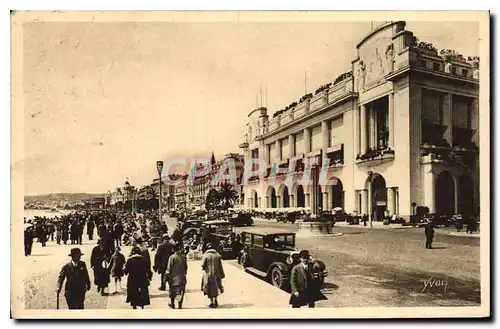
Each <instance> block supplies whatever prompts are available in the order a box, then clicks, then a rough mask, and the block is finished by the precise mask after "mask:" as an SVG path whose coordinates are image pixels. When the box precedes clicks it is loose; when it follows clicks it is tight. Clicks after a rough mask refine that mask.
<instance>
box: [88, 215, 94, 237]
mask: <svg viewBox="0 0 500 329" xmlns="http://www.w3.org/2000/svg"><path fill="white" fill-rule="evenodd" d="M94 229H95V223H94V221H93V220H92V219H91V218H89V220H88V222H87V235H88V236H89V240H90V241H92V240H93V239H94Z"/></svg>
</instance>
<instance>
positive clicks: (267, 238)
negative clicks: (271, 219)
mask: <svg viewBox="0 0 500 329" xmlns="http://www.w3.org/2000/svg"><path fill="white" fill-rule="evenodd" d="M241 241H242V242H243V245H244V248H243V250H242V252H241V254H240V255H239V257H238V262H239V263H240V264H241V265H242V266H243V268H244V269H245V270H246V271H248V272H251V273H253V274H256V275H258V276H260V277H262V278H266V279H267V280H268V281H270V282H271V283H272V284H273V285H274V286H276V287H278V288H280V289H285V290H286V289H289V287H290V273H291V270H292V268H293V266H295V265H296V264H298V263H299V262H300V259H299V252H300V251H299V250H298V249H297V248H295V233H291V232H287V231H283V230H281V229H272V228H265V229H263V228H251V229H246V230H245V231H243V232H241ZM311 262H312V264H313V276H314V278H315V279H316V280H318V281H319V282H318V283H319V285H320V286H321V287H322V286H323V283H324V280H325V277H326V276H327V274H328V273H327V272H326V267H325V263H324V262H322V261H320V260H316V259H312V260H311Z"/></svg>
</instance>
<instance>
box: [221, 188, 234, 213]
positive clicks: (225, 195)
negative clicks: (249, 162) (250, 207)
mask: <svg viewBox="0 0 500 329" xmlns="http://www.w3.org/2000/svg"><path fill="white" fill-rule="evenodd" d="M237 194H238V193H237V192H236V190H235V189H234V187H233V185H231V184H230V183H223V184H221V185H220V190H219V198H220V200H221V203H222V205H223V206H224V208H225V209H228V208H231V207H232V206H233V205H234V201H235V200H236V198H237Z"/></svg>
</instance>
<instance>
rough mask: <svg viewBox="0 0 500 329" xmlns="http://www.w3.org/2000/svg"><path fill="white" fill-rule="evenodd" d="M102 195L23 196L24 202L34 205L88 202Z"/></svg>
mask: <svg viewBox="0 0 500 329" xmlns="http://www.w3.org/2000/svg"><path fill="white" fill-rule="evenodd" d="M104 195H105V194H104V193H99V194H97V193H51V194H41V195H26V196H24V202H28V203H35V202H43V203H50V202H60V201H66V202H71V203H79V202H81V201H85V200H88V199H90V198H93V197H104Z"/></svg>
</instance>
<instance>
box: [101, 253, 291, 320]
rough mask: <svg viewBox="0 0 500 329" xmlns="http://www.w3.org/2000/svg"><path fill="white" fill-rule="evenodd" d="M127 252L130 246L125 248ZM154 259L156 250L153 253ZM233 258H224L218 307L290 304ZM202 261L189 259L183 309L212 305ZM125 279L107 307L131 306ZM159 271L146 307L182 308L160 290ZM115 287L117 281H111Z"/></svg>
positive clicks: (261, 306)
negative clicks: (203, 279)
mask: <svg viewBox="0 0 500 329" xmlns="http://www.w3.org/2000/svg"><path fill="white" fill-rule="evenodd" d="M125 252H126V253H128V250H127V251H125ZM151 259H154V253H151ZM231 262H234V261H224V263H223V267H224V272H225V274H226V278H225V279H223V280H222V284H223V285H224V293H223V294H222V295H220V296H219V298H218V301H219V308H223V309H224V308H287V307H288V306H289V305H288V298H289V295H288V294H287V293H286V292H285V291H282V290H279V289H277V288H275V287H273V286H272V285H271V284H269V283H267V282H265V281H263V280H260V279H259V278H256V277H254V276H252V275H250V274H248V273H245V272H244V271H243V270H241V269H239V268H237V267H236V266H234V265H231ZM201 276H202V271H201V261H199V260H191V261H188V275H187V286H186V294H185V296H184V304H183V309H209V307H208V304H209V299H208V298H207V297H206V296H204V295H203V292H202V291H201ZM124 279H125V281H124V282H123V283H122V285H123V288H124V289H123V290H122V291H121V292H119V293H118V294H115V295H109V297H108V302H107V307H106V308H107V309H131V306H130V305H129V304H127V303H126V302H125V300H126V296H127V292H126V289H125V287H126V277H125V278H124ZM159 286H160V275H159V274H157V273H154V275H153V280H152V281H151V285H150V286H149V294H150V296H151V305H149V306H146V307H145V308H146V309H162V310H166V311H167V312H168V311H170V312H179V311H178V310H172V309H170V308H169V307H168V303H169V302H170V298H169V296H168V289H167V291H160V290H158V287H159ZM110 287H112V288H113V289H114V282H113V283H112V284H110Z"/></svg>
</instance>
